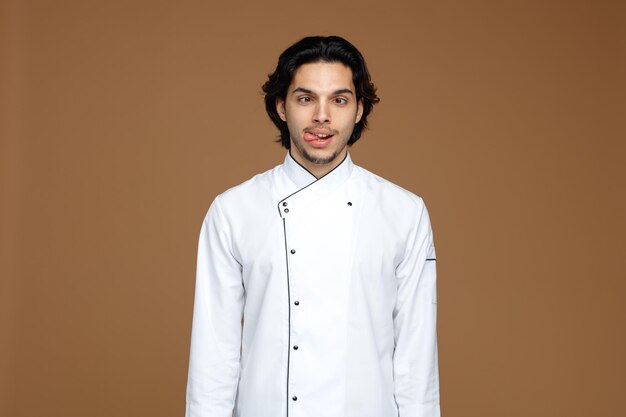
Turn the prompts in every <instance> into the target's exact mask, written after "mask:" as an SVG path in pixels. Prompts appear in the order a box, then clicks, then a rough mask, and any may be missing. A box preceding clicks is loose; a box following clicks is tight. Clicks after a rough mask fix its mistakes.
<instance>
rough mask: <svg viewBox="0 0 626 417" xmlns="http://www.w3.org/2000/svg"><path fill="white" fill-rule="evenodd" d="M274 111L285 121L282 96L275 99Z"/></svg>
mask: <svg viewBox="0 0 626 417" xmlns="http://www.w3.org/2000/svg"><path fill="white" fill-rule="evenodd" d="M276 111H277V112H278V115H279V116H280V118H281V119H282V121H283V122H286V121H287V116H285V100H283V99H282V98H277V99H276Z"/></svg>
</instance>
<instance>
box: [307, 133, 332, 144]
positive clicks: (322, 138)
mask: <svg viewBox="0 0 626 417" xmlns="http://www.w3.org/2000/svg"><path fill="white" fill-rule="evenodd" d="M332 137H333V135H315V134H313V133H310V132H304V140H306V141H307V142H314V141H317V142H324V141H327V140H328V139H330V138H332Z"/></svg>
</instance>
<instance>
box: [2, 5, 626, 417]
mask: <svg viewBox="0 0 626 417" xmlns="http://www.w3.org/2000/svg"><path fill="white" fill-rule="evenodd" d="M0 13H1V15H0V19H1V20H0V48H1V49H0V59H1V64H0V83H1V84H0V106H1V107H0V133H1V142H0V158H1V159H0V175H1V177H0V178H1V182H0V185H1V195H0V198H1V206H0V207H1V212H0V221H1V223H0V236H1V239H0V244H1V247H0V249H1V252H0V253H1V259H0V262H1V271H0V272H1V277H2V278H1V281H0V282H1V287H0V324H1V326H2V328H1V333H0V381H1V386H0V396H1V397H0V414H1V415H3V416H11V417H42V416H59V417H78V416H91V417H110V416H151V417H159V416H163V417H166V416H167V417H172V416H182V415H183V414H184V409H185V388H186V378H187V365H188V354H189V341H190V331H191V319H192V305H193V291H194V279H195V260H196V249H197V240H198V234H199V230H200V225H201V222H202V219H203V217H204V215H205V213H206V211H207V209H208V206H209V204H210V203H211V201H212V200H213V198H214V197H215V195H216V194H218V193H220V192H222V191H224V190H226V189H227V188H229V187H231V186H233V185H236V184H238V183H240V182H242V181H244V180H246V179H248V178H249V177H251V176H253V175H254V174H256V173H259V172H262V171H265V170H267V169H269V168H272V167H273V166H275V165H277V164H279V163H281V161H282V159H283V158H284V155H285V151H284V150H283V149H281V148H280V147H279V146H278V145H277V144H276V143H274V140H275V138H276V135H277V132H276V130H275V129H274V127H273V125H272V124H271V123H270V121H269V119H268V118H267V116H266V114H265V113H264V109H263V101H262V95H261V85H262V84H263V82H264V81H265V79H266V76H267V74H268V73H269V72H271V71H272V70H273V68H274V66H275V64H276V61H277V58H278V55H279V54H280V52H282V51H283V50H284V49H285V48H286V47H287V46H289V45H290V44H292V43H293V42H295V41H297V40H299V39H300V38H302V37H304V36H307V35H316V34H323V35H329V34H338V35H341V36H344V37H346V38H347V39H349V40H350V41H351V42H353V43H354V44H355V45H356V46H357V47H358V48H359V49H360V50H361V51H362V52H363V54H364V55H365V57H366V59H367V62H368V65H369V68H370V70H371V73H372V77H373V81H374V83H375V84H376V85H377V86H378V88H379V95H380V97H381V102H380V104H379V105H378V106H377V107H376V108H375V109H374V112H373V114H372V117H371V126H370V129H369V130H368V131H366V132H365V134H364V136H363V138H362V139H361V141H360V142H358V143H357V144H356V145H355V146H354V148H353V149H352V150H351V152H352V157H353V159H354V161H355V162H356V163H357V164H359V165H361V166H363V167H365V168H367V169H369V170H371V171H373V172H375V173H377V174H379V175H381V176H383V177H385V178H387V179H389V180H391V181H393V182H395V183H397V184H399V185H401V186H402V187H405V188H407V189H409V190H411V191H413V192H414V193H416V194H418V195H420V196H422V197H423V198H424V200H425V201H426V204H427V205H428V208H429V211H430V214H431V219H432V222H433V228H434V232H435V243H436V246H437V254H438V262H437V263H438V268H439V269H438V274H439V277H438V278H439V297H438V298H439V304H438V305H439V327H438V329H439V354H440V373H441V400H442V411H443V415H444V417H452V416H463V417H492V416H493V417H518V416H519V417H522V416H523V417H528V416H533V417H543V416H545V417H548V416H551V417H552V416H567V417H589V416H594V417H598V416H607V417H614V416H617V415H621V413H623V412H624V410H625V409H626V400H625V397H624V388H625V386H626V377H625V375H626V361H625V359H624V356H625V355H624V353H625V352H626V341H625V334H624V328H625V327H624V321H625V318H626V307H625V303H624V297H625V296H626V291H625V290H626V284H625V281H626V273H625V272H624V271H625V270H626V262H625V259H626V251H625V249H626V245H625V243H624V242H625V240H626V237H625V236H626V221H625V217H626V216H625V213H626V204H625V202H626V196H625V185H626V184H625V182H626V168H625V165H626V164H625V157H626V147H625V141H626V128H625V120H626V85H625V74H626V10H625V7H624V3H623V2H619V1H599V0H596V1H591V0H588V1H584V0H583V1H576V2H574V1H550V0H543V1H495V0H494V1H471V0H468V1H406V2H402V1H377V2H370V1H363V0H360V1H359V0H348V1H325V0H319V1H315V2H295V1H289V2H288V1H283V0H280V1H269V2H261V1H259V2H243V1H232V2H212V1H197V2H191V1H169V2H168V1H132V0H127V1H89V0H85V1H78V0H73V1H70V0H67V1H43V0H42V1H29V0H25V1H19V0H13V1H11V0H5V1H4V2H2V3H1V6H0Z"/></svg>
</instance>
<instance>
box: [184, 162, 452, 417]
mask: <svg viewBox="0 0 626 417" xmlns="http://www.w3.org/2000/svg"><path fill="white" fill-rule="evenodd" d="M435 283H436V271H435V248H434V245H433V235H432V231H431V226H430V221H429V217H428V213H427V211H426V207H425V206H424V203H423V201H422V199H421V198H420V197H418V196H416V195H414V194H412V193H410V192H409V191H406V190H404V189H402V188H400V187H398V186H396V185H394V184H392V183H390V182H389V181H387V180H385V179H383V178H381V177H379V176H376V175H374V174H373V173H371V172H369V171H367V170H365V169H363V168H361V167H359V166H356V165H354V164H353V163H352V160H351V159H350V156H349V155H347V156H346V158H345V159H344V160H343V161H342V163H341V164H340V165H339V166H338V167H336V168H335V169H334V170H332V171H331V172H329V173H328V174H326V175H325V176H323V177H322V178H320V179H316V178H315V177H314V176H313V175H312V174H311V173H309V172H308V171H307V170H306V169H304V168H303V167H302V166H301V165H299V164H298V163H297V162H296V161H295V160H294V159H293V158H292V157H291V156H290V155H289V154H287V156H286V158H285V161H284V163H283V164H282V165H279V166H277V167H275V168H274V169H271V170H269V171H267V172H265V173H262V174H260V175H257V176H255V177H253V178H252V179H250V180H248V181H246V182H244V183H243V184H241V185H238V186H236V187H234V188H231V189H230V190H228V191H226V192H225V193H223V194H221V195H219V196H218V197H217V198H215V200H214V201H213V203H212V205H211V207H210V208H209V211H208V213H207V215H206V217H205V219H204V222H203V224H202V229H201V232H200V240H199V247H198V264H197V274H196V290H195V291H196V292H195V301H194V309H193V325H192V335H191V349H190V361H189V374H188V383H187V408H186V416H187V417H231V416H233V415H235V416H237V417H398V416H399V417H436V416H439V415H440V408H439V375H438V362H437V336H436V310H437V305H436V304H437V297H436V286H435ZM242 319H243V328H242Z"/></svg>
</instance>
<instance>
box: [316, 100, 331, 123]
mask: <svg viewBox="0 0 626 417" xmlns="http://www.w3.org/2000/svg"><path fill="white" fill-rule="evenodd" d="M313 121H314V122H315V123H320V124H321V123H329V122H330V109H329V106H328V104H327V103H325V102H323V101H319V102H318V103H317V106H315V113H314V114H313Z"/></svg>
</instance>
